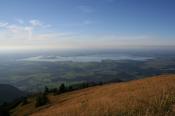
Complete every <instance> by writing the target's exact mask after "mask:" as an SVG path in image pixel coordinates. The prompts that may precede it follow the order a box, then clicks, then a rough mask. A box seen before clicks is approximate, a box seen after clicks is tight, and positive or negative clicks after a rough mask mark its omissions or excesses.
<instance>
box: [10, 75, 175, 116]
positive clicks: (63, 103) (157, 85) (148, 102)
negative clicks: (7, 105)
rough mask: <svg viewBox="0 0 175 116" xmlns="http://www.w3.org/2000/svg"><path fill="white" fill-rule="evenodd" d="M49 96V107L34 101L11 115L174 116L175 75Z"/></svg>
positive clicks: (14, 110) (13, 111)
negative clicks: (37, 106)
mask: <svg viewBox="0 0 175 116" xmlns="http://www.w3.org/2000/svg"><path fill="white" fill-rule="evenodd" d="M48 97H49V100H50V104H49V105H47V106H43V107H40V108H37V109H35V107H34V102H31V103H29V104H27V105H23V106H22V105H19V106H18V107H17V108H15V109H13V110H12V115H14V116H15V115H17V116H20V115H21V116H22V115H25V114H29V115H31V116H166V115H167V116H173V115H175V113H174V108H173V107H174V104H175V75H161V76H155V77H150V78H146V79H141V80H135V81H130V82H123V83H113V84H106V85H102V86H96V87H90V88H86V89H82V90H78V91H73V92H68V93H65V94H61V95H57V96H54V95H48ZM30 99H33V98H30ZM31 101H32V100H31Z"/></svg>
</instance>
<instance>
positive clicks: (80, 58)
mask: <svg viewBox="0 0 175 116" xmlns="http://www.w3.org/2000/svg"><path fill="white" fill-rule="evenodd" d="M149 59H153V57H143V56H132V55H114V54H99V55H84V56H35V57H28V58H23V59H19V60H18V61H42V62H58V61H72V62H101V61H103V60H135V61H145V60H149Z"/></svg>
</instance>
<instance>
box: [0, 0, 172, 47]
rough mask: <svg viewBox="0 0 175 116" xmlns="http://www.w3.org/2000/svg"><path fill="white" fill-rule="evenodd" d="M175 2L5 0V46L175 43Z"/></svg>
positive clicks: (0, 13) (0, 30)
mask: <svg viewBox="0 0 175 116" xmlns="http://www.w3.org/2000/svg"><path fill="white" fill-rule="evenodd" d="M174 6H175V1H174V0H0V41H1V42H0V46H1V48H3V49H7V48H8V49H9V48H20V49H21V48H89V47H90V48H119V47H136V46H137V47H141V46H175V7H174Z"/></svg>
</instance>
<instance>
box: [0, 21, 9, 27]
mask: <svg viewBox="0 0 175 116" xmlns="http://www.w3.org/2000/svg"><path fill="white" fill-rule="evenodd" d="M7 25H8V23H7V22H0V28H4V27H6V26H7Z"/></svg>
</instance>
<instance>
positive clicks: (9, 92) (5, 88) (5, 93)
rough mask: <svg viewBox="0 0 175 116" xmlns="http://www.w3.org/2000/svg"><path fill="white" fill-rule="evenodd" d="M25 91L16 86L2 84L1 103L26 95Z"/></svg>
mask: <svg viewBox="0 0 175 116" xmlns="http://www.w3.org/2000/svg"><path fill="white" fill-rule="evenodd" d="M24 95H25V93H24V92H22V91H20V90H19V89H17V88H16V87H14V86H11V85H8V84H0V104H1V103H4V102H10V101H13V100H15V99H17V98H20V97H22V96H24Z"/></svg>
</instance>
